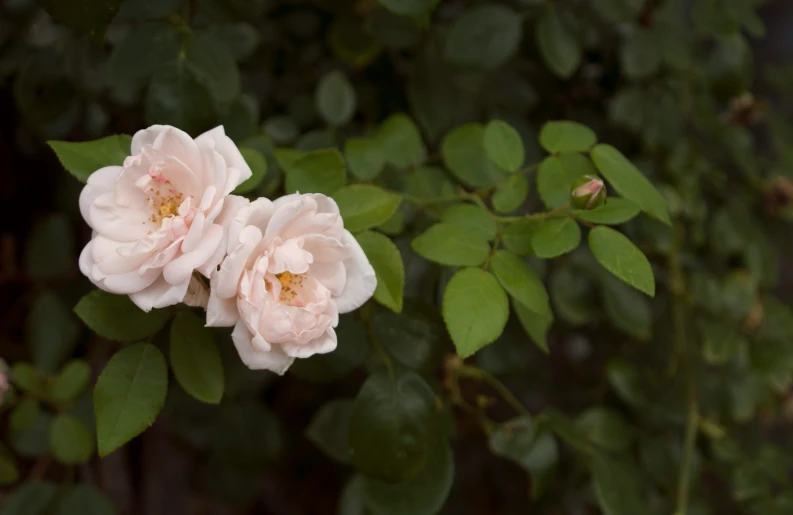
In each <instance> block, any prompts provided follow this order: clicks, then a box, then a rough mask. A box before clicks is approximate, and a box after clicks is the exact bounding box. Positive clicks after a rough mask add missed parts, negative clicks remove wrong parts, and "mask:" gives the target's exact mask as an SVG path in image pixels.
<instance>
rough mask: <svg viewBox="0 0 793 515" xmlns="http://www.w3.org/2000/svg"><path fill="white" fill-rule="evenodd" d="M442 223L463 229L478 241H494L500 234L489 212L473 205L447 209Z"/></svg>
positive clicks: (459, 205)
mask: <svg viewBox="0 0 793 515" xmlns="http://www.w3.org/2000/svg"><path fill="white" fill-rule="evenodd" d="M441 221H442V222H443V223H447V224H450V225H456V226H458V227H462V228H463V229H465V230H467V231H468V232H469V234H470V235H471V236H473V237H474V238H477V239H483V240H492V239H495V237H496V233H497V232H498V225H497V224H496V221H495V220H493V218H492V217H491V216H490V215H489V214H488V212H487V211H485V210H484V209H482V208H481V207H479V206H476V205H473V204H458V205H456V206H452V207H450V208H448V209H446V210H445V211H444V212H443V215H442V216H441Z"/></svg>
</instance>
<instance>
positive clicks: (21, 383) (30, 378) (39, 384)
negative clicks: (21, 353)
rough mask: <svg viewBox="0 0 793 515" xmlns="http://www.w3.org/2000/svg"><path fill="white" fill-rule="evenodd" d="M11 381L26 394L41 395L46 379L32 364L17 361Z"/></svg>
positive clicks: (12, 370)
mask: <svg viewBox="0 0 793 515" xmlns="http://www.w3.org/2000/svg"><path fill="white" fill-rule="evenodd" d="M11 381H13V383H14V384H15V385H17V387H18V388H20V389H21V390H22V391H24V392H28V393H33V394H40V393H42V391H43V390H44V377H43V376H42V374H41V372H39V371H38V369H36V367H34V366H33V365H32V364H30V363H27V362H24V361H17V362H16V363H14V365H13V366H12V367H11Z"/></svg>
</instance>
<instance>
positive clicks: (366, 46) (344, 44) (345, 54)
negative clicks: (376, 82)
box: [328, 15, 382, 68]
mask: <svg viewBox="0 0 793 515" xmlns="http://www.w3.org/2000/svg"><path fill="white" fill-rule="evenodd" d="M328 44H329V45H330V47H331V49H333V52H334V53H335V54H336V56H337V57H338V58H339V59H341V60H342V61H345V62H347V63H349V64H351V65H352V66H355V67H356V68H364V67H366V66H368V65H369V64H371V62H372V61H373V60H375V59H377V56H378V55H380V52H381V51H382V46H381V45H380V42H379V41H378V40H377V38H376V36H375V35H374V34H371V33H369V32H367V30H366V26H365V21H364V20H362V19H360V18H359V17H357V16H353V15H350V16H336V17H335V18H333V22H332V23H331V25H330V28H329V29H328Z"/></svg>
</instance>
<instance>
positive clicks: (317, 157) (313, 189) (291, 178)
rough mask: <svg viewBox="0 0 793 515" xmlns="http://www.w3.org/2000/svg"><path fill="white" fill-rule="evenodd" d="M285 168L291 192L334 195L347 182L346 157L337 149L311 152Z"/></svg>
mask: <svg viewBox="0 0 793 515" xmlns="http://www.w3.org/2000/svg"><path fill="white" fill-rule="evenodd" d="M284 168H285V170H284V171H285V173H286V190H287V191H288V192H289V193H294V192H298V191H299V192H300V193H324V194H325V195H332V194H333V193H334V192H335V191H336V190H338V189H339V188H341V187H342V186H344V183H345V182H346V178H345V176H346V166H345V165H344V158H343V157H342V155H341V154H340V153H339V151H338V150H335V149H327V150H315V151H313V152H309V153H307V154H305V155H301V156H299V157H298V158H297V159H295V161H294V162H292V163H291V164H290V165H289V166H285V167H284Z"/></svg>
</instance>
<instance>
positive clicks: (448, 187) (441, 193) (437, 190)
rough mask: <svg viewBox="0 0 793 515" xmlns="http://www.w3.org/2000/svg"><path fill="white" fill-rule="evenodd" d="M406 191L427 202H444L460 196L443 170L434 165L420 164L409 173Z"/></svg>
mask: <svg viewBox="0 0 793 515" xmlns="http://www.w3.org/2000/svg"><path fill="white" fill-rule="evenodd" d="M405 191H406V192H407V193H408V195H410V196H412V197H416V198H417V199H419V200H421V201H422V202H425V203H436V202H444V201H449V200H454V199H456V198H459V196H460V194H459V193H458V192H457V189H456V188H455V187H454V184H453V183H452V182H451V181H450V180H449V179H448V178H447V177H446V174H444V172H443V170H441V169H440V168H435V167H432V166H420V167H418V168H417V169H416V170H414V171H412V172H410V173H408V175H407V177H406V178H405Z"/></svg>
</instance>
